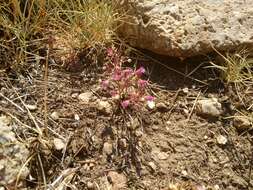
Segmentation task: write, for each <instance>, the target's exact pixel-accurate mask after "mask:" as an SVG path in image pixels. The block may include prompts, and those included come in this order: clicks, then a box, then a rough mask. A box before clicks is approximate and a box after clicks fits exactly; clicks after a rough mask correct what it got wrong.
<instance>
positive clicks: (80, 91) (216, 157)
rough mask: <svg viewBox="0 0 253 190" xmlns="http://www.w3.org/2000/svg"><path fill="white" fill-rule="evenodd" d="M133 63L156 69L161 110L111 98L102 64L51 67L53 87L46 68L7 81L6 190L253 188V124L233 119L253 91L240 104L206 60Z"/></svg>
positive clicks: (1, 87) (3, 88)
mask: <svg viewBox="0 0 253 190" xmlns="http://www.w3.org/2000/svg"><path fill="white" fill-rule="evenodd" d="M133 60H134V61H135V60H136V61H137V62H138V63H139V64H142V65H143V66H144V67H145V68H147V73H146V77H147V78H148V79H149V80H150V81H151V83H152V87H151V92H152V94H153V95H154V96H155V102H156V106H155V107H154V108H153V109H143V110H141V111H140V110H139V111H138V110H137V111H131V112H130V111H126V110H122V109H120V108H119V106H118V105H116V104H114V103H113V101H112V100H111V99H108V98H106V97H104V96H103V94H102V93H101V90H100V88H99V79H100V77H101V73H102V70H101V67H100V66H99V65H84V70H83V71H82V72H81V73H70V72H66V71H65V70H63V69H62V68H61V67H60V66H59V65H56V64H53V63H50V65H49V69H48V75H49V76H48V80H45V78H44V67H43V66H41V67H40V69H39V68H35V67H34V68H32V69H31V72H29V73H24V74H23V76H21V75H18V76H17V75H15V74H14V73H11V72H10V73H8V75H7V74H6V72H0V92H1V93H0V95H1V96H0V102H1V103H0V109H1V111H0V114H1V118H0V125H1V127H0V134H1V136H0V143H1V150H0V152H1V154H0V157H1V161H0V163H1V166H0V174H1V176H2V177H0V184H1V187H0V188H1V190H2V189H14V188H16V189H43V188H44V187H45V185H47V186H46V189H59V190H60V189H102V190H106V189H113V190H117V189H152V190H155V189H164V190H206V189H210V190H219V189H221V190H222V189H226V190H229V189H231V190H234V189H238V190H244V189H245V190H246V189H253V174H252V172H251V167H252V165H253V163H252V162H253V155H252V152H253V149H252V121H251V120H250V119H249V118H248V117H233V116H235V115H236V114H237V111H236V110H239V109H240V108H242V107H244V106H245V105H243V104H247V105H250V103H251V104H252V91H246V90H244V91H240V92H243V99H238V93H237V91H236V90H235V89H234V88H233V87H231V88H230V87H228V86H226V85H224V84H223V83H222V82H221V81H220V80H218V79H217V73H216V72H215V71H214V70H212V69H207V68H205V66H206V64H205V61H206V60H203V59H199V58H198V59H190V60H185V61H184V62H180V61H177V60H172V59H168V58H161V57H155V56H152V57H147V56H138V57H133ZM240 97H241V96H240ZM240 100H242V101H240ZM45 102H46V105H45ZM246 107H247V106H246ZM250 109H252V108H250ZM249 111H250V110H249ZM45 116H46V117H45ZM45 126H46V130H44V131H43V134H42V132H41V131H42V129H43V128H45ZM28 151H29V153H28ZM28 171H29V172H28ZM10 173H11V174H10Z"/></svg>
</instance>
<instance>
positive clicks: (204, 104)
mask: <svg viewBox="0 0 253 190" xmlns="http://www.w3.org/2000/svg"><path fill="white" fill-rule="evenodd" d="M196 110H197V113H198V114H201V115H207V116H212V117H218V116H220V115H221V114H222V113H223V110H222V106H221V103H219V102H218V100H217V99H216V98H209V99H203V100H198V101H197V104H196Z"/></svg>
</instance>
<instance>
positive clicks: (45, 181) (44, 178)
mask: <svg viewBox="0 0 253 190" xmlns="http://www.w3.org/2000/svg"><path fill="white" fill-rule="evenodd" d="M37 156H38V160H39V164H40V168H41V173H42V178H43V183H44V186H45V190H46V189H47V180H46V175H45V171H44V168H43V164H42V161H41V157H40V154H38V155H37Z"/></svg>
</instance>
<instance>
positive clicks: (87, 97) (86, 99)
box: [78, 92, 93, 104]
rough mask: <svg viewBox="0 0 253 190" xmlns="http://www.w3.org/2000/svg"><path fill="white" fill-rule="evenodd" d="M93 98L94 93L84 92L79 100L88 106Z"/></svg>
mask: <svg viewBox="0 0 253 190" xmlns="http://www.w3.org/2000/svg"><path fill="white" fill-rule="evenodd" d="M92 96H93V93H92V92H84V93H81V94H79V96H78V99H79V100H81V102H82V103H84V104H88V103H89V101H90V99H91V97H92Z"/></svg>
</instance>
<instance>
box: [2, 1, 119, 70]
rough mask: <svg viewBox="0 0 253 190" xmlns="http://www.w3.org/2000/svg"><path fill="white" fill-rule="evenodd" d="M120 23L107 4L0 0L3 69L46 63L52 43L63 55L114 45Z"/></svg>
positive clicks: (117, 16)
mask: <svg viewBox="0 0 253 190" xmlns="http://www.w3.org/2000/svg"><path fill="white" fill-rule="evenodd" d="M119 19H120V16H119V15H118V14H117V11H116V6H114V5H113V4H112V3H111V1H108V0H102V1H94V0H69V1H61V0H49V1H45V0H31V1H30V0H7V1H3V0H1V5H0V54H1V58H0V64H1V67H0V69H1V68H6V67H7V68H10V69H12V70H14V71H19V70H20V69H27V68H29V67H30V66H31V65H33V63H35V62H36V61H37V62H38V61H40V60H42V59H44V56H43V55H45V53H43V52H45V49H47V48H48V47H47V42H48V40H49V39H53V40H55V41H56V42H55V47H56V48H58V50H59V51H60V52H62V53H63V54H72V53H73V51H74V52H76V51H79V50H83V49H87V48H94V47H98V46H99V47H101V46H104V45H106V44H108V43H113V41H114V38H115V35H114V32H115V30H116V23H117V22H118V21H119ZM61 55H62V54H61ZM27 66H28V67H27Z"/></svg>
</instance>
